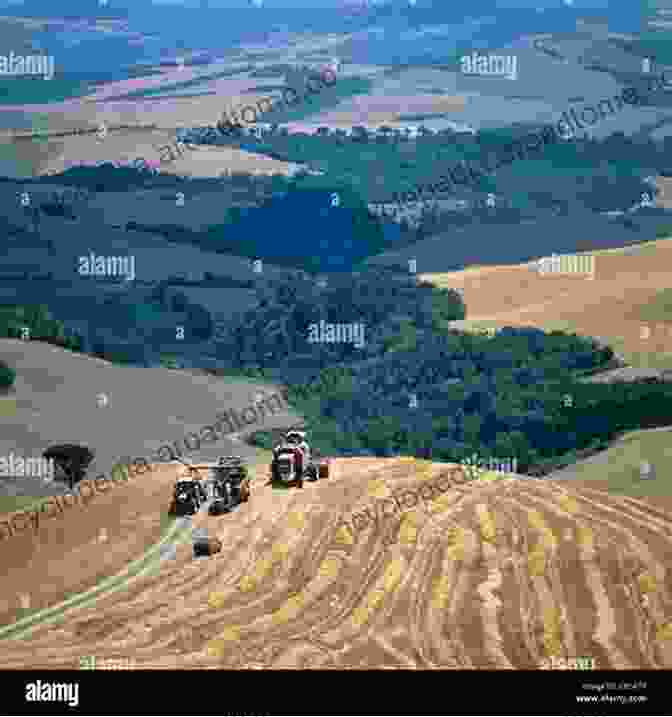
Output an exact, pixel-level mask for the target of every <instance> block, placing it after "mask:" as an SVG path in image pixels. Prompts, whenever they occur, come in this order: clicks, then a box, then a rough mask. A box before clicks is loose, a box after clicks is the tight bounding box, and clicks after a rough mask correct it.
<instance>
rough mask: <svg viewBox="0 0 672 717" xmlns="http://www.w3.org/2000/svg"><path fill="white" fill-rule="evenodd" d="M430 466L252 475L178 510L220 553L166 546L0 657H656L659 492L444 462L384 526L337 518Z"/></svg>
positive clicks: (247, 662)
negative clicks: (458, 470)
mask: <svg viewBox="0 0 672 717" xmlns="http://www.w3.org/2000/svg"><path fill="white" fill-rule="evenodd" d="M446 468H447V466H445V465H438V464H430V463H427V462H423V461H412V460H410V459H386V460H382V459H373V458H362V459H347V460H346V459H343V460H338V461H335V462H334V463H333V464H332V477H330V478H329V479H328V480H322V481H320V482H318V483H308V484H306V487H305V488H304V489H303V490H297V489H293V490H291V489H290V490H283V489H278V488H272V487H271V486H268V485H265V480H266V479H265V476H264V475H262V474H261V473H260V474H259V475H257V476H256V477H255V482H254V486H253V493H252V497H251V499H250V502H249V503H247V504H246V505H243V506H241V507H239V508H238V509H237V510H236V511H235V512H234V513H233V514H230V515H224V516H221V517H217V518H212V517H208V516H205V515H202V516H201V515H199V516H198V517H196V518H195V519H194V526H207V528H208V530H209V533H210V535H217V536H218V537H219V538H220V539H222V542H223V543H224V550H223V552H222V553H220V554H219V555H216V556H214V557H211V558H205V559H198V560H194V559H193V558H192V557H191V551H190V549H189V546H180V547H179V548H178V551H177V557H176V558H175V560H172V561H166V562H164V563H163V564H162V566H161V568H160V572H159V573H158V574H157V575H155V576H154V577H149V578H141V579H138V580H137V581H135V582H133V583H131V584H130V586H129V588H128V590H126V591H123V592H121V591H120V592H117V593H115V594H112V595H110V596H109V597H106V598H103V599H101V600H100V601H99V602H98V603H97V604H96V605H95V607H93V608H84V609H74V610H72V611H71V612H69V613H67V614H66V616H65V619H64V621H63V622H61V623H58V624H54V625H53V626H42V627H38V628H36V629H35V630H34V632H33V633H32V634H30V635H28V636H27V637H26V638H25V639H23V640H16V641H3V643H2V651H1V654H0V668H29V667H30V668H70V667H74V666H76V665H77V664H78V660H79V657H80V656H83V655H96V656H97V657H98V658H101V657H103V658H113V657H117V658H118V657H125V658H130V659H131V660H132V661H134V663H133V666H134V667H135V668H139V669H142V668H159V667H165V668H168V667H182V668H202V667H209V668H217V667H248V668H249V667H259V668H260V667H275V668H289V667H301V666H308V667H313V668H343V667H351V668H365V667H366V668H375V667H421V668H459V667H476V668H492V667H496V668H533V667H537V666H539V665H540V664H542V662H543V660H544V658H546V657H549V656H551V655H555V656H565V657H580V656H591V657H593V658H595V660H596V663H597V667H598V668H631V667H635V668H670V667H672V577H671V576H670V572H669V570H668V569H667V568H666V565H667V566H669V565H670V564H672V506H668V505H665V508H662V507H660V506H659V505H657V506H656V507H654V506H653V505H652V504H648V503H647V502H645V501H641V500H635V499H631V498H623V497H617V496H611V495H609V494H607V493H605V492H603V491H601V490H597V489H595V488H594V487H593V486H589V485H588V484H584V483H581V482H579V481H572V482H567V483H562V482H556V481H535V480H524V479H513V478H511V479H508V478H507V479H502V480H498V481H492V482H490V481H481V482H478V483H469V484H465V483H463V482H462V480H461V478H460V476H459V474H453V479H452V480H449V479H448V478H445V479H444V481H443V482H442V485H443V486H444V489H445V492H442V493H440V494H438V493H435V495H434V499H433V500H432V499H427V500H425V501H420V502H419V503H418V506H417V507H416V508H412V509H409V510H404V511H403V512H397V513H396V515H394V516H392V517H388V518H386V519H385V520H384V522H383V524H382V527H378V526H376V525H375V524H374V523H370V524H369V525H368V526H362V525H361V520H355V521H354V522H355V524H356V525H357V523H359V526H358V528H359V532H357V531H353V530H352V529H351V528H350V527H346V526H345V524H344V523H343V522H342V521H343V520H346V521H348V522H349V523H351V516H352V514H353V513H354V512H358V513H360V514H361V512H362V511H363V510H364V509H365V508H366V507H372V508H373V506H374V505H375V501H379V500H381V499H383V498H385V497H390V496H391V493H392V492H394V493H395V494H397V493H398V492H399V491H401V490H403V489H409V488H414V489H416V490H419V488H420V487H421V486H422V485H423V484H426V482H427V481H428V480H434V479H437V478H438V476H439V475H445V474H446V473H447V471H446ZM449 483H450V484H451V485H449ZM404 500H407V499H404ZM388 505H390V504H388ZM100 554H101V553H100V548H99V547H97V546H95V545H94V546H91V547H90V551H89V555H90V556H95V555H100ZM82 557H84V556H83V555H82Z"/></svg>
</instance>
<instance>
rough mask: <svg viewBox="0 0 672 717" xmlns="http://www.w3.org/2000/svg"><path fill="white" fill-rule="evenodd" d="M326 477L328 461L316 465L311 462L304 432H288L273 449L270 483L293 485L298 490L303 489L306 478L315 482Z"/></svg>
mask: <svg viewBox="0 0 672 717" xmlns="http://www.w3.org/2000/svg"><path fill="white" fill-rule="evenodd" d="M328 477H329V463H328V461H326V460H322V461H320V462H319V463H316V462H315V461H314V460H313V458H312V456H311V452H310V446H309V445H308V442H307V441H306V434H305V432H304V431H299V430H291V431H289V432H288V433H287V434H286V435H285V438H284V441H283V442H282V443H280V444H278V445H277V446H275V448H274V449H273V461H272V462H271V481H272V482H274V483H284V484H295V485H297V486H298V487H299V488H303V481H304V479H306V478H307V479H308V480H317V479H318V478H328Z"/></svg>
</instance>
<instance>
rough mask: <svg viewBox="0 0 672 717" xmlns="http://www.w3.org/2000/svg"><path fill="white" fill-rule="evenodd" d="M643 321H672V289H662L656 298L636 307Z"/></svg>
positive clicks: (638, 315) (638, 316)
mask: <svg viewBox="0 0 672 717" xmlns="http://www.w3.org/2000/svg"><path fill="white" fill-rule="evenodd" d="M636 313H637V318H639V319H640V320H641V321H656V322H662V321H672V289H662V290H661V291H659V292H658V293H657V294H656V296H655V298H654V299H652V300H651V301H650V302H648V303H646V304H642V305H641V306H638V307H637V309H636Z"/></svg>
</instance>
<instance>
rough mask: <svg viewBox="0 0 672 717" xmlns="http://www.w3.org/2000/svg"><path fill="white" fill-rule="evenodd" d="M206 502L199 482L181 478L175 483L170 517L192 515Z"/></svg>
mask: <svg viewBox="0 0 672 717" xmlns="http://www.w3.org/2000/svg"><path fill="white" fill-rule="evenodd" d="M206 500H207V494H206V492H205V489H204V487H203V485H202V484H201V482H200V481H198V480H194V478H193V477H190V476H188V475H187V476H182V477H181V478H179V479H178V480H177V481H176V483H175V488H174V490H173V501H172V503H171V510H170V513H171V514H172V515H178V516H180V515H193V514H194V513H197V512H198V511H199V510H200V508H201V505H202V504H203V503H204V502H205V501H206Z"/></svg>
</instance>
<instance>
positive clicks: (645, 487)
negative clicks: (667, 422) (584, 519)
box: [557, 431, 672, 498]
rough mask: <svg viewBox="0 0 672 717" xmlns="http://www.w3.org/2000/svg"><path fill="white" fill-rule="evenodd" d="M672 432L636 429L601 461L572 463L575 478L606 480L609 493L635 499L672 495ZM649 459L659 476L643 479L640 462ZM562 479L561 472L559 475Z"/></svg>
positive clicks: (609, 450) (612, 448) (572, 474)
mask: <svg viewBox="0 0 672 717" xmlns="http://www.w3.org/2000/svg"><path fill="white" fill-rule="evenodd" d="M671 436H672V432H671V431H657V432H653V431H649V432H646V431H633V432H632V433H629V434H627V435H626V436H625V437H624V438H623V440H622V441H619V442H617V443H615V444H613V445H612V446H611V447H610V448H608V449H607V450H606V451H604V452H603V453H602V454H601V455H600V460H599V462H595V463H578V464H576V465H575V466H572V467H571V468H570V469H569V470H570V471H571V477H572V478H578V479H579V480H601V481H606V486H605V487H606V488H607V490H608V491H609V492H610V493H615V494H618V495H627V496H630V497H632V498H655V497H657V496H660V497H663V496H665V497H669V496H672V441H671V440H670V437H671ZM642 461H648V462H649V463H651V465H652V466H653V467H654V469H655V471H656V478H655V479H652V480H642V479H641V478H640V477H639V471H640V464H641V462H642ZM557 477H558V478H563V475H562V473H560V474H558V475H557Z"/></svg>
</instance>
